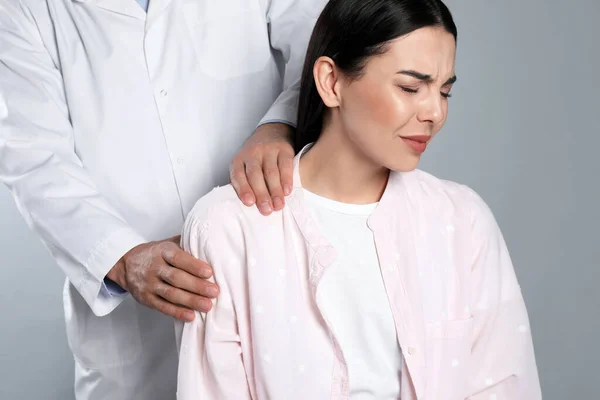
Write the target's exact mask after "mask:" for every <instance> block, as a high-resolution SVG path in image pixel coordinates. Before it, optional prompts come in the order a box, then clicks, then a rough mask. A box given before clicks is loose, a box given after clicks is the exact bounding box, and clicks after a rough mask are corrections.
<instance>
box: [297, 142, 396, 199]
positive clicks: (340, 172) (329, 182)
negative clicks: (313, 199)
mask: <svg viewBox="0 0 600 400" xmlns="http://www.w3.org/2000/svg"><path fill="white" fill-rule="evenodd" d="M388 177H389V169H387V168H385V167H382V166H381V165H376V164H375V163H374V162H373V160H371V159H369V158H368V157H367V156H366V155H365V154H363V153H362V152H361V151H360V149H358V148H357V146H356V145H355V144H354V143H351V142H349V140H348V139H347V138H346V137H344V136H343V135H336V134H334V132H331V131H326V130H324V131H323V132H322V133H321V136H320V137H319V140H318V141H317V142H316V143H315V144H314V145H313V146H312V148H311V149H310V151H308V152H307V153H305V154H304V155H303V156H302V159H301V160H300V180H301V181H302V186H303V187H304V188H305V189H306V190H308V191H310V192H313V193H315V194H318V195H319V196H323V197H326V198H329V199H332V200H336V201H339V202H343V203H350V204H370V203H375V202H378V201H379V199H381V196H382V195H383V192H384V190H385V187H386V185H387V180H388Z"/></svg>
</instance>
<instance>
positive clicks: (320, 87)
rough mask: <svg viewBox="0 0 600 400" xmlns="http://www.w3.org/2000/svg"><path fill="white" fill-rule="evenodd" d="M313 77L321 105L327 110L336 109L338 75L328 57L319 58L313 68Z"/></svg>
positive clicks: (337, 102)
mask: <svg viewBox="0 0 600 400" xmlns="http://www.w3.org/2000/svg"><path fill="white" fill-rule="evenodd" d="M313 77H314V79H315V85H316V86H317V91H318V92H319V95H320V96H321V99H323V103H325V105H326V106H327V107H329V108H334V107H338V106H339V105H340V98H339V90H338V89H339V78H340V73H339V71H338V69H337V68H336V66H335V62H334V61H333V60H332V59H331V58H329V57H319V58H318V59H317V61H316V62H315V65H314V67H313Z"/></svg>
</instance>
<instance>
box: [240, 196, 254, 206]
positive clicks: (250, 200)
mask: <svg viewBox="0 0 600 400" xmlns="http://www.w3.org/2000/svg"><path fill="white" fill-rule="evenodd" d="M242 201H243V202H244V204H245V205H247V206H251V205H252V204H254V199H253V198H252V196H251V195H249V194H245V195H243V196H242Z"/></svg>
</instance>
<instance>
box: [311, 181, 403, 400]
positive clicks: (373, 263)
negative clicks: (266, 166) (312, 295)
mask: <svg viewBox="0 0 600 400" xmlns="http://www.w3.org/2000/svg"><path fill="white" fill-rule="evenodd" d="M304 198H305V199H306V202H307V204H308V206H309V210H310V211H311V213H312V215H313V216H314V218H315V220H316V222H317V224H318V225H319V227H320V228H321V230H322V232H323V233H324V235H325V237H326V238H327V239H328V240H329V242H330V243H331V244H332V245H333V247H334V248H335V249H336V250H337V251H338V259H337V260H336V261H335V262H334V263H333V264H332V265H331V266H330V267H329V268H328V269H327V270H326V271H325V273H324V274H323V278H322V281H321V285H320V287H319V290H318V292H317V301H318V302H319V305H320V307H321V309H322V310H323V313H324V315H325V317H326V318H327V319H328V320H329V322H330V324H331V326H332V330H333V333H334V334H335V335H336V337H337V338H338V340H339V343H340V347H341V348H342V352H343V353H344V358H345V360H346V363H347V364H348V376H349V384H350V398H351V399H353V400H371V399H381V400H386V399H398V396H399V394H400V371H401V369H402V351H401V350H400V346H399V344H398V340H397V339H396V338H397V336H396V328H395V326H394V318H393V316H392V311H391V309H390V305H389V301H388V298H387V295H386V291H385V286H384V284H383V278H382V276H381V270H380V265H379V260H378V258H377V251H376V248H375V240H374V238H373V232H372V231H371V230H370V229H369V227H368V226H367V220H368V218H369V215H371V212H372V211H373V210H374V209H375V207H376V206H377V203H375V204H365V205H357V204H347V203H340V202H337V201H334V200H330V199H327V198H324V197H321V196H318V195H316V194H314V193H311V192H309V191H307V190H304Z"/></svg>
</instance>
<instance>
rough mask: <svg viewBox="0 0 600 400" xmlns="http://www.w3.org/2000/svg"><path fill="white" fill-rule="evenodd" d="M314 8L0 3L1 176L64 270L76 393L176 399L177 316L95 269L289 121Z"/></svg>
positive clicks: (176, 213)
mask: <svg viewBox="0 0 600 400" xmlns="http://www.w3.org/2000/svg"><path fill="white" fill-rule="evenodd" d="M325 2H326V1H325V0H212V1H211V0H151V1H150V6H149V9H148V13H147V14H146V13H145V12H144V11H143V10H142V9H141V7H140V6H139V5H138V4H137V3H136V2H135V0H46V1H41V0H3V1H2V2H1V3H0V181H2V182H4V183H6V185H7V186H8V188H9V189H10V191H11V192H12V194H13V196H14V199H15V201H16V204H17V206H18V208H19V210H20V211H21V213H22V214H23V217H24V218H25V220H26V221H27V223H28V224H29V226H30V227H31V228H32V229H33V230H34V231H35V232H37V233H38V234H39V236H40V237H41V239H42V240H43V242H44V244H45V245H46V246H47V247H48V249H49V250H50V251H51V253H52V255H53V256H54V258H55V260H56V262H57V264H58V265H59V266H60V267H61V268H62V270H63V271H64V273H65V274H66V276H67V281H66V284H65V288H64V306H65V319H66V325H67V337H68V341H69V345H70V347H71V350H72V351H73V354H74V357H75V364H76V381H75V392H76V397H77V399H78V400H106V399H108V400H138V399H139V400H155V399H156V400H168V399H174V398H175V390H176V388H175V385H176V372H177V371H176V365H177V363H176V349H175V338H174V332H173V321H171V320H170V319H169V318H167V317H164V316H162V315H159V313H158V312H155V311H151V310H149V309H146V308H145V307H143V306H141V305H139V304H138V303H136V302H135V301H134V300H133V299H132V298H131V296H128V295H127V296H114V297H113V296H110V294H108V293H107V292H105V291H104V290H102V282H103V279H104V277H105V276H106V273H107V272H108V271H109V269H110V268H111V267H112V266H113V265H114V264H115V263H116V261H117V260H118V259H119V258H120V257H121V256H122V255H123V254H124V253H125V252H127V251H128V250H129V249H131V248H132V247H134V246H136V245H138V244H140V243H143V242H147V241H151V240H157V239H163V238H167V237H170V236H173V235H176V234H178V233H179V232H180V230H181V226H182V223H183V220H184V217H185V216H186V215H187V213H188V212H189V210H190V209H191V208H192V206H193V205H194V203H195V202H196V201H197V200H198V198H200V197H201V196H202V195H203V194H205V193H206V192H207V191H208V190H209V189H211V188H212V187H214V186H215V185H218V184H224V183H226V182H227V181H228V164H229V162H230V160H231V159H232V158H233V157H234V155H235V154H236V152H237V150H238V149H239V148H240V147H241V145H242V143H243V141H244V140H245V139H246V138H247V137H248V135H249V134H251V133H252V131H253V130H254V128H255V127H256V126H257V125H258V124H259V122H260V121H262V122H264V121H271V120H282V121H287V122H290V123H294V122H295V116H296V108H297V106H296V104H297V91H298V85H297V84H298V79H299V76H300V71H301V68H302V62H303V58H304V53H305V50H306V44H307V42H308V38H309V36H310V32H311V31H312V27H313V25H314V22H315V20H316V18H317V17H318V14H319V13H320V11H321V9H322V7H323V6H324V3H325ZM284 65H285V67H284ZM40 268H42V266H40Z"/></svg>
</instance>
